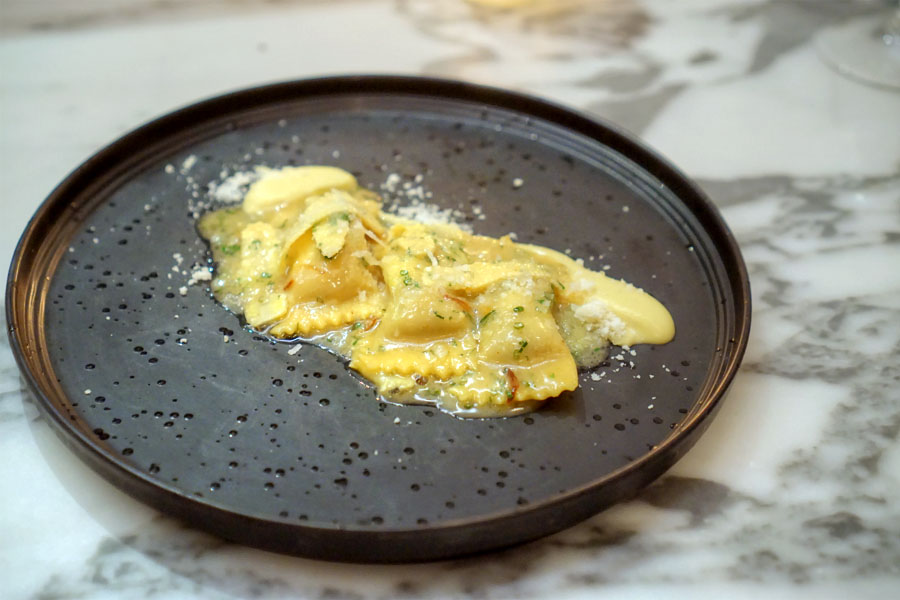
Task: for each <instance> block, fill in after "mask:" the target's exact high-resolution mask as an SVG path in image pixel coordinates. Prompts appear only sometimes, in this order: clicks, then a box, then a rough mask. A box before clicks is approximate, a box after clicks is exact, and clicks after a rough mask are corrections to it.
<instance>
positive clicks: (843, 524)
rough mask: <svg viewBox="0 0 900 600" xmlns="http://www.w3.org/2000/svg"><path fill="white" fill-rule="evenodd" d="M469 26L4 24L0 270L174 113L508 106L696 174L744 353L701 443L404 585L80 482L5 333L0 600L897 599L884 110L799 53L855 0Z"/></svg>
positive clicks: (894, 268)
mask: <svg viewBox="0 0 900 600" xmlns="http://www.w3.org/2000/svg"><path fill="white" fill-rule="evenodd" d="M481 4H484V3H478V2H471V3H467V2H464V1H462V0H458V1H457V0H446V1H443V2H438V1H437V0H434V1H430V0H397V1H396V2H389V1H381V0H358V1H346V2H339V3H322V2H300V1H294V2H280V3H256V4H253V3H249V2H212V1H209V2H201V3H197V4H196V5H195V6H194V7H193V8H186V7H184V6H181V7H174V6H172V5H170V4H168V3H154V2H139V3H134V4H133V5H132V6H131V7H128V6H126V5H124V4H123V3H122V2H120V1H119V0H103V1H98V2H96V3H87V4H85V5H84V6H82V7H68V6H67V7H65V8H63V9H60V10H59V11H58V12H56V13H55V12H54V11H53V10H52V7H53V5H54V3H53V2H48V3H45V5H44V7H39V6H37V4H36V3H35V5H30V4H29V5H28V6H27V8H21V7H22V6H25V5H24V4H20V3H11V4H8V5H4V6H2V7H0V11H2V12H0V16H2V17H4V18H0V21H5V23H4V25H3V26H2V30H3V31H4V33H6V34H8V35H6V36H5V37H4V38H2V39H0V72H3V73H4V77H3V78H0V182H2V183H3V184H4V188H5V189H7V190H8V196H7V198H8V199H7V200H5V201H4V207H5V208H7V210H8V212H9V214H8V218H7V219H5V222H4V223H3V224H2V226H0V231H2V238H0V239H2V251H3V254H2V255H3V256H4V257H5V258H6V259H7V260H8V259H9V257H11V254H12V249H13V245H14V243H15V240H16V239H17V236H18V234H19V233H20V232H21V230H22V229H23V228H24V226H25V222H26V220H27V218H28V216H29V215H30V214H31V213H32V212H33V211H34V210H35V208H36V207H37V205H38V203H39V201H40V199H41V198H43V197H44V196H45V195H46V194H47V193H48V192H49V191H50V189H52V186H53V185H54V184H55V183H56V182H57V181H59V180H60V179H61V178H62V177H63V176H64V175H65V173H66V172H68V171H69V170H70V169H71V168H73V167H74V166H75V165H76V164H77V163H78V162H80V161H81V160H83V159H84V158H86V157H87V156H88V155H89V154H90V153H92V152H93V151H95V150H96V149H97V148H99V147H100V146H101V145H102V144H104V143H107V142H109V141H110V140H111V139H114V138H115V137H117V136H118V135H121V134H122V133H123V132H124V131H126V130H127V129H130V128H132V127H134V126H136V125H138V124H139V123H140V122H142V121H143V120H145V119H147V118H149V117H151V116H153V115H156V114H161V113H163V112H166V111H167V110H170V109H171V108H173V107H175V106H178V105H181V104H184V103H187V102H189V101H192V100H194V99H196V98H199V97H203V96H210V95H213V94H215V93H218V92H220V91H223V90H225V89H234V88H238V87H245V86H248V85H253V84H257V83H261V82H264V81H271V80H277V79H287V78H291V77H303V76H312V75H321V74H325V73H345V72H353V71H358V70H368V71H380V72H386V71H391V72H401V73H421V74H428V75H440V76H450V77H458V78H463V79H467V80H472V81H477V82H481V83H491V84H495V85H500V86H504V87H509V88H513V89H518V90H523V91H527V92H531V93H534V94H538V95H540V96H543V97H547V98H550V99H552V100H555V101H559V102H562V103H565V104H567V105H570V106H574V107H576V108H579V109H582V110H585V111H588V112H591V113H592V114H595V115H598V116H600V117H602V118H606V119H609V120H611V121H613V122H615V123H617V124H619V125H621V126H623V127H625V128H627V129H629V130H631V131H633V132H635V133H638V134H640V135H641V136H642V137H643V138H644V139H645V140H646V141H647V142H648V143H650V144H651V145H653V146H654V147H656V148H657V149H659V150H660V151H661V152H663V153H664V154H665V155H666V156H667V157H668V158H669V159H671V160H672V161H673V162H674V163H676V164H677V165H679V166H680V167H681V168H683V169H684V170H685V171H686V172H687V173H688V174H689V175H691V176H693V177H695V178H696V179H697V181H698V182H699V184H700V185H701V187H703V188H704V190H705V191H706V192H707V193H708V194H709V196H710V197H711V198H712V199H713V201H714V202H715V203H716V204H717V205H718V206H719V207H720V208H721V210H722V212H723V215H724V217H725V218H726V220H727V221H728V223H729V224H730V226H731V228H732V230H733V232H734V234H735V236H736V238H737V239H738V241H739V243H740V245H741V248H742V251H743V253H744V256H745V259H746V261H747V264H748V268H749V270H750V276H751V283H752V286H753V298H754V314H753V319H754V324H753V331H752V334H751V342H750V346H749V348H748V352H747V356H746V359H745V362H744V364H743V366H742V368H741V371H740V373H739V374H738V377H737V379H736V381H735V383H734V386H733V389H732V393H731V395H730V397H729V398H728V400H727V402H726V403H725V404H724V405H723V407H722V410H721V411H720V413H719V415H718V416H717V418H716V420H715V421H714V422H713V424H712V426H711V427H710V429H709V430H708V432H707V433H706V434H705V435H704V436H703V437H702V439H701V440H700V442H699V443H698V444H697V446H696V447H695V448H694V449H693V450H692V451H691V452H689V453H688V454H687V456H685V458H684V459H683V460H682V461H680V462H679V463H678V464H677V465H676V466H675V467H674V468H673V469H672V470H671V471H670V472H669V473H668V474H667V475H666V476H664V477H663V478H661V479H660V480H659V481H657V482H656V483H655V484H653V485H651V486H650V487H648V488H647V489H645V490H644V491H643V492H642V493H641V494H640V495H639V496H638V497H637V498H636V499H634V500H633V501H631V502H627V503H623V504H621V505H617V506H615V507H613V508H611V509H610V510H607V511H605V512H603V513H601V514H599V515H597V516H595V517H594V518H592V519H590V520H588V521H587V522H585V523H582V524H580V525H578V526H576V527H573V528H571V529H569V530H567V531H564V532H561V533H559V534H557V535H554V536H551V537H549V538H546V539H544V540H540V541H537V542H534V543H531V544H528V545H525V546H522V547H518V548H513V549H510V550H507V551H504V552H500V553H495V554H491V555H487V556H479V557H472V558H467V559H462V560H456V561H448V562H442V563H434V564H425V565H409V566H360V565H341V564H329V563H323V562H316V561H309V560H303V559H298V558H292V557H285V556H279V555H274V554H268V553H264V552H260V551H255V550H250V549H246V548H241V547H236V546H233V545H230V544H226V543H223V542H221V541H219V540H216V539H213V538H211V537H209V536H207V535H205V534H202V533H199V532H197V531H196V530H193V529H191V528H190V527H189V526H187V525H185V524H183V523H179V522H176V521H174V520H172V519H170V518H168V517H165V516H162V515H159V514H157V513H156V512H154V511H152V510H150V509H149V508H147V507H145V506H143V505H141V504H140V503H138V502H136V501H134V500H132V499H130V498H128V497H127V496H125V495H124V494H122V493H121V492H119V491H118V490H116V489H115V488H113V487H112V486H110V485H109V484H107V483H105V482H104V481H103V480H101V479H100V478H99V477H98V476H96V475H95V474H94V473H92V472H91V471H90V470H89V469H88V468H87V467H85V466H84V465H82V464H81V463H80V462H79V461H78V460H77V459H76V458H74V457H73V456H72V455H71V454H70V453H69V452H68V451H67V450H66V449H65V447H64V446H63V445H62V443H61V442H60V441H59V440H57V439H56V438H55V436H54V435H53V433H52V432H51V431H50V429H49V428H48V426H47V424H46V423H45V422H44V421H43V420H42V419H41V418H40V417H39V416H38V414H37V412H36V410H35V408H34V407H33V406H32V405H31V403H30V401H29V400H28V399H27V398H25V397H23V395H22V388H21V384H20V381H19V378H18V376H17V371H16V368H15V364H14V362H13V359H12V356H11V353H10V351H9V348H8V344H7V342H6V340H5V339H4V340H2V341H0V453H2V456H3V457H4V459H3V461H0V497H2V500H0V502H2V510H0V565H4V566H5V573H4V574H3V577H2V578H0V597H3V598H12V599H18V598H42V599H50V598H54V599H56V598H73V599H74V598H136V597H145V598H235V597H238V598H247V597H258V598H287V597H292V598H340V599H343V598H346V599H376V598H378V599H381V598H385V599H387V598H485V599H493V598H553V599H556V598H592V599H593V598H605V597H609V598H648V597H651V598H657V597H665V598H688V597H690V598H722V597H725V598H750V597H759V596H764V597H767V598H768V597H771V598H794V597H803V598H839V597H840V598H843V597H846V596H848V595H852V596H854V597H857V598H887V597H892V596H894V595H896V593H897V590H898V589H900V500H898V492H900V392H898V389H900V361H898V360H897V356H898V353H900V136H898V135H897V134H896V132H898V131H900V94H895V93H891V92H889V91H886V90H879V89H874V88H868V87H866V86H863V85H861V84H858V83H856V82H853V81H850V80H848V79H845V78H843V77H841V76H840V75H839V74H837V73H834V72H833V71H831V70H830V69H829V68H828V67H827V66H826V65H824V64H823V62H822V61H821V60H820V59H819V57H818V56H817V55H816V51H815V48H814V41H815V39H816V38H817V36H818V35H819V34H820V32H821V31H822V30H823V29H825V28H827V27H831V26H833V25H835V24H838V23H841V22H845V21H853V20H854V19H858V18H859V17H861V16H865V15H871V14H874V13H875V11H877V10H878V9H879V8H880V5H879V3H877V2H865V1H859V2H829V1H825V2H814V1H812V0H809V1H789V0H768V1H765V0H750V1H739V0H687V1H684V2H678V3H673V2H663V1H655V0H654V1H651V0H648V1H646V2H639V1H637V0H609V1H601V0H596V1H593V2H591V1H588V0H565V1H562V2H550V1H549V0H547V1H544V0H533V1H531V2H526V3H524V6H522V7H520V8H517V9H515V8H514V9H504V10H500V9H495V8H494V9H492V8H490V7H486V6H483V5H481ZM20 8H21V10H20ZM85 15H87V16H85ZM13 17H14V18H13ZM313 23H314V24H315V27H313V26H312V24H313ZM335 31H341V32H344V31H352V32H353V37H352V40H353V42H352V43H351V42H348V41H345V38H344V37H340V38H339V39H338V40H337V41H335V40H334V39H333V38H334V35H333V34H332V33H331V32H335ZM386 32H387V33H386ZM388 34H389V35H388ZM386 37H389V38H390V41H391V44H390V45H389V44H386V43H385V38H386ZM160 40H165V43H164V44H161V43H160ZM223 40H225V41H227V44H223ZM323 47H327V48H328V49H329V51H328V52H323V51H322V48H323ZM199 48H216V49H217V52H218V54H216V53H209V52H201V51H200V50H199ZM120 55H121V56H120ZM86 57H87V58H89V59H90V60H86ZM223 57H224V58H223ZM223 61H224V62H225V63H226V64H225V66H223ZM133 65H138V67H137V68H133ZM110 73H113V74H115V77H111V76H110Z"/></svg>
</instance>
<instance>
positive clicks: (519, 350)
mask: <svg viewBox="0 0 900 600" xmlns="http://www.w3.org/2000/svg"><path fill="white" fill-rule="evenodd" d="M527 347H528V341H527V340H522V341H521V342H519V347H518V348H517V349H516V351H515V352H513V355H514V356H519V355H520V354H522V352H524V351H525V348H527ZM551 377H552V375H551Z"/></svg>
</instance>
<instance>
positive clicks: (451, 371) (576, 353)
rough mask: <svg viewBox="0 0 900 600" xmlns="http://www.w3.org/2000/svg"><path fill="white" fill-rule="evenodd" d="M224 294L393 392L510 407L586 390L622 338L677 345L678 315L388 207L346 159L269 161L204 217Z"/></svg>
mask: <svg viewBox="0 0 900 600" xmlns="http://www.w3.org/2000/svg"><path fill="white" fill-rule="evenodd" d="M199 228H200V232H201V234H202V235H203V236H204V237H205V238H206V239H207V240H209V242H210V245H211V248H212V251H213V256H214V258H215V260H216V262H217V271H216V277H215V279H214V281H213V284H212V289H213V293H214V294H215V295H216V298H217V299H219V300H220V301H221V302H222V303H223V304H224V305H225V306H226V307H228V308H229V309H231V310H232V311H234V312H238V313H242V314H243V315H244V318H245V319H246V321H247V323H248V324H249V325H250V326H251V327H253V328H254V329H258V330H261V331H266V332H268V333H269V334H270V335H272V336H274V337H277V338H282V339H297V338H299V339H306V340H311V341H315V342H318V343H320V344H324V345H327V346H328V347H329V348H331V349H332V350H334V351H336V352H338V353H340V354H342V355H343V356H345V357H347V358H348V359H349V361H350V367H352V368H353V369H355V370H357V371H358V372H359V373H361V374H362V375H363V376H365V377H366V378H367V379H369V380H370V381H372V382H373V383H374V385H375V387H376V388H377V390H378V392H379V394H381V395H382V396H383V397H384V398H386V399H387V400H391V401H396V402H404V403H429V404H435V405H437V406H438V407H440V408H441V409H443V410H445V411H447V412H450V413H452V414H455V415H459V416H506V415H511V414H517V413H521V412H525V411H528V410H532V409H534V408H535V407H536V406H539V405H540V403H541V402H542V401H544V400H546V399H548V398H552V397H555V396H558V395H560V394H562V393H563V392H566V391H571V390H574V389H575V388H576V387H577V385H578V368H590V367H592V366H595V365H596V364H598V363H599V362H600V361H602V360H603V359H604V358H605V357H606V354H607V347H608V346H609V344H610V343H613V344H617V345H623V346H630V345H634V344H639V343H655V344H659V343H666V342H668V341H669V340H671V339H672V337H673V336H674V333H675V328H674V323H673V321H672V317H671V315H669V313H668V311H667V310H666V309H665V307H664V306H663V305H662V304H660V303H659V302H658V301H657V300H656V299H654V298H653V297H652V296H650V295H648V294H646V293H645V292H643V291H642V290H639V289H638V288H635V287H634V286H631V285H630V284H628V283H626V282H624V281H620V280H615V279H611V278H608V277H606V276H605V275H604V274H603V273H597V272H593V271H590V270H588V269H586V268H584V267H583V266H582V265H580V264H579V263H578V262H576V261H574V260H572V259H571V258H569V257H568V256H566V255H564V254H561V253H559V252H556V251H553V250H550V249H548V248H543V247H540V246H532V245H528V244H518V243H515V242H513V241H512V240H511V239H510V238H509V237H508V236H507V237H502V238H499V239H493V238H488V237H484V236H478V235H472V234H468V233H465V232H463V231H462V230H460V229H459V228H457V227H455V226H452V225H426V224H423V223H418V222H415V221H410V220H406V219H401V218H398V217H395V216H392V215H388V214H385V213H382V212H381V203H380V199H379V198H378V197H377V196H376V195H375V194H373V193H372V192H370V191H368V190H365V189H362V188H360V187H359V186H358V184H357V182H356V180H355V178H353V176H352V175H351V174H350V173H347V172H346V171H343V170H341V169H337V168H334V167H289V168H285V169H281V170H269V169H265V170H262V171H261V177H260V179H259V180H258V181H257V182H256V183H254V184H253V185H252V186H251V188H250V189H249V191H248V193H247V195H246V196H245V199H244V201H243V204H242V205H241V207H240V208H238V207H229V208H224V209H220V210H217V211H213V212H210V213H208V214H206V215H204V216H203V217H202V219H201V220H200V223H199Z"/></svg>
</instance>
